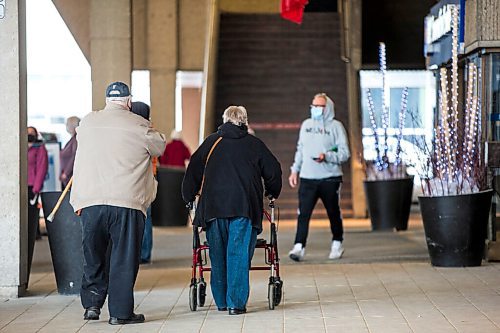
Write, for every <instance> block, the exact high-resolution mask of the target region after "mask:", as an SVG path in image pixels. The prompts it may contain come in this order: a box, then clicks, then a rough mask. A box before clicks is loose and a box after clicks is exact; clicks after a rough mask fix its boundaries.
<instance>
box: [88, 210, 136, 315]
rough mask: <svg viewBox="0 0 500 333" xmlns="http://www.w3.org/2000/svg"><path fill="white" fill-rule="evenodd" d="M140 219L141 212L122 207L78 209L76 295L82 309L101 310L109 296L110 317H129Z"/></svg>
mask: <svg viewBox="0 0 500 333" xmlns="http://www.w3.org/2000/svg"><path fill="white" fill-rule="evenodd" d="M144 218H145V217H144V214H143V213H142V212H141V211H139V210H136V209H130V208H123V207H115V206H107V205H98V206H91V207H88V208H84V209H83V210H82V215H81V221H82V230H83V258H84V266H83V279H82V288H81V291H80V296H81V301H82V305H83V307H84V308H88V307H91V306H97V307H99V308H102V306H103V304H104V301H105V300H106V295H107V294H109V299H108V308H109V314H110V316H111V317H117V318H121V319H125V318H128V317H130V316H131V315H132V313H133V310H134V284H135V279H136V277H137V272H138V270H139V260H140V253H141V244H142V235H143V233H144ZM108 246H109V254H108V255H109V258H107V252H108ZM108 264H109V269H108V267H107V265H108ZM108 281H109V283H108Z"/></svg>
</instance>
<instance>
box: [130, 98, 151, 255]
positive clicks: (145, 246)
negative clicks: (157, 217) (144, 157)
mask: <svg viewBox="0 0 500 333" xmlns="http://www.w3.org/2000/svg"><path fill="white" fill-rule="evenodd" d="M130 111H132V113H135V114H136V115H138V116H141V117H142V118H144V119H146V120H148V121H149V120H150V113H151V109H150V107H149V105H147V104H146V103H144V102H132V107H131V109H130ZM156 159H157V158H156V157H153V158H152V161H151V162H152V163H153V164H154V163H155V162H154V161H155V160H156ZM153 174H154V175H155V176H156V165H153ZM152 250H153V220H152V219H151V205H150V206H149V207H148V210H147V211H146V220H145V223H144V235H143V236H142V246H141V261H140V263H141V264H148V263H150V262H151V252H152Z"/></svg>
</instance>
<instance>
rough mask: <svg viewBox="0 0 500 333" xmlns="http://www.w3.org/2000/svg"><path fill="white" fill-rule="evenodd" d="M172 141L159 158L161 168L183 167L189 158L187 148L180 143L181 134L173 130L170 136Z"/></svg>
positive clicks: (189, 154)
mask: <svg viewBox="0 0 500 333" xmlns="http://www.w3.org/2000/svg"><path fill="white" fill-rule="evenodd" d="M170 138H171V139H172V141H170V143H168V144H167V147H166V148H165V152H164V153H163V155H162V156H161V157H160V165H161V166H173V167H185V166H186V164H185V163H186V161H189V159H190V158H191V153H190V152H189V148H188V147H187V146H186V145H185V144H184V142H182V139H181V132H178V131H176V130H173V131H172V133H171V134H170Z"/></svg>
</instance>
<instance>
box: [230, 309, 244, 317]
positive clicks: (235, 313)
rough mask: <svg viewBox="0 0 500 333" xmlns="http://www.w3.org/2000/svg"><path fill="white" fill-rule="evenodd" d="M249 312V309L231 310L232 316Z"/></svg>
mask: <svg viewBox="0 0 500 333" xmlns="http://www.w3.org/2000/svg"><path fill="white" fill-rule="evenodd" d="M246 312H247V309H231V308H230V309H229V314H230V315H240V314H244V313H246Z"/></svg>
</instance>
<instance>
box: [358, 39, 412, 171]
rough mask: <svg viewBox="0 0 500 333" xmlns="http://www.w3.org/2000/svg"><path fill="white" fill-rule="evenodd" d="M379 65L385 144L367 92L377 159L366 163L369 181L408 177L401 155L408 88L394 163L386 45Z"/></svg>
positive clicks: (397, 137)
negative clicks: (390, 157)
mask: <svg viewBox="0 0 500 333" xmlns="http://www.w3.org/2000/svg"><path fill="white" fill-rule="evenodd" d="M379 65H380V73H381V74H382V107H381V113H380V124H381V126H382V132H383V136H384V137H383V142H381V138H380V136H379V128H378V125H377V119H376V116H375V105H374V103H373V98H372V93H371V90H370V89H367V90H366V98H367V102H368V114H369V116H370V125H371V129H372V132H373V137H374V140H375V152H376V157H375V160H374V161H369V162H367V163H366V174H367V178H368V180H380V179H399V178H405V177H407V174H406V166H405V165H404V163H403V160H402V157H401V153H402V148H401V141H402V139H403V127H404V123H405V119H406V112H407V109H408V88H404V89H403V92H402V94H401V109H400V113H399V123H398V132H397V136H396V139H397V142H396V151H395V159H394V161H389V156H388V153H389V138H388V137H389V133H388V130H389V126H390V105H389V104H390V103H389V102H390V96H389V93H390V90H389V88H388V81H387V58H386V48H385V44H384V43H380V44H379Z"/></svg>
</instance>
